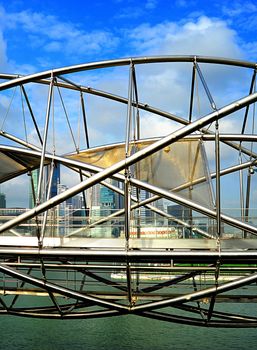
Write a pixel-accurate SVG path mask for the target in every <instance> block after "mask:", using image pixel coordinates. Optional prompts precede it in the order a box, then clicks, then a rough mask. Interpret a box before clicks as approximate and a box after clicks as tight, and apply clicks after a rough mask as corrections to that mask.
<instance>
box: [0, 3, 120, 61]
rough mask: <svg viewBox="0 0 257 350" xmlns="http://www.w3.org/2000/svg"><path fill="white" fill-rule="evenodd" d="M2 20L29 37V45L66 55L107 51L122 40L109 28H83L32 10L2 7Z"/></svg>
mask: <svg viewBox="0 0 257 350" xmlns="http://www.w3.org/2000/svg"><path fill="white" fill-rule="evenodd" d="M0 20H1V22H2V27H3V28H4V29H6V30H9V31H10V30H19V32H20V33H19V34H20V35H21V34H22V32H23V33H24V36H25V37H26V38H27V39H28V40H27V41H26V40H24V44H25V45H29V46H30V47H32V48H40V50H41V51H42V50H45V51H47V52H58V53H62V54H65V55H70V54H73V56H74V57H78V56H79V55H83V56H85V55H86V56H87V55H89V54H92V53H96V52H101V51H102V50H105V51H106V52H110V51H111V50H112V49H113V48H115V47H116V46H117V44H118V39H117V37H115V35H113V33H112V32H111V31H108V30H94V31H92V30H89V31H86V30H85V29H82V28H81V26H80V25H78V24H74V23H72V22H62V21H61V20H59V19H58V17H56V16H51V15H44V14H43V13H37V12H33V11H30V10H26V11H21V12H12V13H7V12H6V11H5V9H4V8H3V7H1V8H0Z"/></svg>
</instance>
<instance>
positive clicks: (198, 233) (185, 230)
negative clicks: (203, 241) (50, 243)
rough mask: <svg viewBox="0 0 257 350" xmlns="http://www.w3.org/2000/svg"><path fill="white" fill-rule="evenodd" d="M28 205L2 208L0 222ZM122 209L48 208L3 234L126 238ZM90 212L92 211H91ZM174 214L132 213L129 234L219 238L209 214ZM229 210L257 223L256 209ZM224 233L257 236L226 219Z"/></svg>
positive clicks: (252, 222) (159, 237) (146, 236)
mask: <svg viewBox="0 0 257 350" xmlns="http://www.w3.org/2000/svg"><path fill="white" fill-rule="evenodd" d="M26 210H28V209H17V208H14V209H0V224H3V223H5V222H7V221H9V220H11V219H13V218H15V217H16V216H18V215H20V214H22V213H24V212H25V211H26ZM117 211H118V210H108V211H107V210H103V211H101V210H98V211H94V212H92V213H89V211H88V210H84V209H71V208H68V209H66V210H62V211H60V210H59V209H58V208H54V209H51V210H49V211H48V215H47V218H46V217H45V216H44V214H41V215H39V216H37V217H34V218H33V219H31V220H29V221H27V222H23V223H22V224H20V225H19V226H16V227H14V228H12V229H10V230H7V231H5V232H4V233H2V234H1V236H0V237H7V236H9V237H37V236H38V235H41V236H42V237H51V238H54V237H56V238H72V239H75V238H124V237H125V224H124V221H125V218H124V215H120V216H115V213H117ZM89 214H90V215H89ZM173 214H174V215H173V216H168V215H167V216H166V217H164V216H161V215H158V214H156V213H154V214H151V215H150V214H149V213H147V212H145V211H141V212H137V213H134V214H131V220H130V227H129V236H130V238H131V239H136V238H140V239H144V238H147V239H156V238H158V239H183V238H189V239H190V238H191V239H195V238H198V239H199V238H216V226H217V225H216V220H215V219H210V218H208V217H206V216H199V215H197V214H196V213H194V212H192V213H190V216H188V214H186V216H185V215H184V214H185V213H184V212H182V211H177V212H176V213H173ZM226 214H231V216H233V215H234V216H233V217H234V218H236V219H238V220H241V221H243V222H247V223H249V224H251V225H253V226H257V216H254V215H253V214H254V211H252V212H250V213H249V214H250V215H249V216H247V217H241V216H235V214H238V211H237V210H232V209H228V210H226ZM221 237H222V238H224V239H226V238H255V236H253V235H251V234H249V233H247V232H245V231H243V230H240V229H237V228H235V227H232V226H230V225H228V224H224V223H222V225H221Z"/></svg>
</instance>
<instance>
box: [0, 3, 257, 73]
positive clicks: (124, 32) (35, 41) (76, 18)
mask: <svg viewBox="0 0 257 350" xmlns="http://www.w3.org/2000/svg"><path fill="white" fill-rule="evenodd" d="M256 15H257V5H256V4H255V2H253V1H251V0H250V1H247V0H246V1H241V0H239V1H215V0H214V1H212V2H209V1H197V0H188V1H186V0H177V1H176V0H174V1H168V0H141V1H138V0H109V1H104V0H95V1H87V0H85V1H82V0H74V1H65V0H64V1H51V0H44V1H39V0H30V1H22V0H17V1H15V0H9V1H0V51H1V59H0V67H1V68H2V69H4V70H6V69H7V70H8V69H9V70H10V69H14V70H19V72H17V73H20V72H21V73H29V72H34V71H38V70H44V69H48V68H52V67H57V66H65V65H70V64H75V63H81V62H87V61H97V60H102V59H107V58H108V59H109V58H116V57H124V56H140V55H144V54H182V53H183V54H184V53H188V54H198V53H200V54H204V53H205V54H206V55H210V54H215V55H221V56H234V57H235V56H237V57H242V58H245V59H249V60H256V55H257V39H256V30H257V29H256V28H257V26H256V24H257V23H256V22H257V16H256ZM197 37H198V38H199V43H198V42H197V39H196V38H197ZM188 38H191V40H188ZM204 38H205V39H206V40H204ZM207 39H208V45H207Z"/></svg>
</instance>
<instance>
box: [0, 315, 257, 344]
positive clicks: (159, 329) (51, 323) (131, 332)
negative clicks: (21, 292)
mask: <svg viewBox="0 0 257 350" xmlns="http://www.w3.org/2000/svg"><path fill="white" fill-rule="evenodd" d="M0 332H1V341H0V349H1V350H2V349H3V350H21V349H24V350H66V349H67V350H68V349H69V350H71V349H72V350H79V349H88V350H91V349H92V350H96V349H98V350H123V349H124V350H127V349H133V350H134V349H140V350H166V349H167V350H168V349H175V350H184V349H190V350H200V349H204V350H214V349H215V350H217V349H226V350H227V349H233V350H235V349H240V350H244V349H247V350H248V349H251V348H252V349H254V348H255V347H256V342H257V329H213V328H198V327H191V326H185V325H178V324H174V323H166V322H163V321H157V320H150V319H146V318H141V317H138V316H133V315H130V316H119V317H112V318H103V319H90V320H43V319H31V318H20V317H14V316H1V317H0Z"/></svg>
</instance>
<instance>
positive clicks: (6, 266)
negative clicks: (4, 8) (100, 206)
mask: <svg viewBox="0 0 257 350" xmlns="http://www.w3.org/2000/svg"><path fill="white" fill-rule="evenodd" d="M182 66H183V67H186V70H185V72H187V74H188V72H189V78H188V80H186V81H187V82H186V83H185V84H186V85H187V88H188V91H187V92H188V94H186V93H185V96H188V97H187V98H186V97H185V100H183V101H182V104H183V108H184V110H186V109H187V108H188V112H187V113H185V112H183V113H181V114H184V115H182V116H181V115H177V114H178V113H172V112H171V110H172V108H173V106H172V104H171V105H170V106H169V107H168V108H167V110H163V109H161V108H159V106H152V105H151V103H149V102H151V101H146V102H143V101H141V100H140V96H141V93H142V91H141V89H140V88H141V86H142V81H141V80H140V72H141V71H142V70H143V68H146V72H147V73H144V74H151V73H150V72H151V69H150V70H149V67H151V68H153V70H154V69H155V67H158V69H159V70H161V71H162V70H163V71H164V72H167V71H168V69H172V70H173V72H174V71H175V70H176V69H179V70H180V69H181V67H182ZM117 67H119V69H121V68H124V70H125V71H126V74H127V80H125V81H124V84H125V86H126V91H127V97H124V96H119V95H117V94H114V93H112V92H109V91H103V90H100V89H97V88H95V87H91V86H90V87H89V86H87V85H86V84H85V85H83V84H82V83H81V82H82V81H85V80H86V78H85V74H86V73H92V72H94V74H96V75H97V74H98V72H101V74H103V72H104V71H105V70H108V69H112V70H113V72H115V69H116V68H117ZM225 69H228V70H229V72H230V73H229V77H230V79H231V80H232V83H231V86H233V78H234V76H235V75H236V74H237V73H236V72H238V70H240V74H241V75H240V77H242V76H243V77H244V78H240V79H241V80H240V82H241V84H242V85H244V86H240V89H241V90H242V93H241V90H240V91H239V93H238V94H236V93H235V94H234V95H235V96H237V98H236V100H235V101H234V100H230V98H229V96H228V97H227V99H226V101H228V103H226V104H225V105H221V106H220V107H218V105H219V103H217V101H216V98H214V95H215V94H216V95H217V94H220V90H221V89H222V79H223V78H224V77H225V78H226V74H225V73H224V70H225ZM213 70H215V74H216V72H218V71H219V70H220V73H219V74H220V75H219V77H220V78H219V83H220V85H219V87H218V88H217V87H216V86H215V84H210V83H207V80H208V78H209V79H210V76H211V74H210V72H213ZM138 71H139V72H138ZM231 71H233V72H235V73H233V74H231ZM241 72H243V73H241ZM99 74H100V73H99ZM145 76H146V75H145ZM145 76H144V77H145ZM122 77H123V78H124V75H122ZM225 78H224V79H225ZM0 79H1V80H2V82H1V83H0V92H1V94H3V96H4V98H7V96H10V92H12V91H13V96H14V95H15V91H16V89H17V88H18V89H20V101H21V105H22V112H20V114H21V115H23V121H24V130H25V131H24V133H25V137H24V136H22V133H21V132H20V131H21V130H18V129H17V132H16V130H15V131H13V130H12V128H11V127H9V126H8V118H11V117H10V115H11V112H10V110H11V106H12V105H13V106H14V107H13V110H14V111H15V113H16V114H17V118H18V114H19V113H18V112H17V110H18V109H17V100H15V98H14V97H12V98H9V99H10V103H9V105H8V106H5V108H4V107H3V106H2V109H3V110H4V111H3V112H2V116H0V121H1V120H2V121H1V128H0V138H1V144H0V162H1V171H0V181H1V182H2V183H6V182H8V181H15V180H14V179H16V178H17V177H19V176H23V175H24V174H28V175H29V177H30V178H31V188H32V189H33V191H34V192H33V200H34V207H32V208H30V209H28V210H23V211H21V212H18V211H17V210H16V212H14V214H10V213H9V214H8V210H6V211H4V210H2V209H0V211H1V210H2V213H1V215H0V219H1V225H0V292H1V297H0V313H1V314H2V315H6V314H7V315H9V314H10V315H17V316H24V317H41V318H55V319H75V318H93V317H113V316H119V315H124V314H135V315H138V316H141V317H149V318H153V319H158V320H162V321H168V322H177V323H182V324H189V325H195V326H203V327H235V328H237V327H245V328H246V327H256V326H257V315H256V314H254V313H253V309H252V308H249V307H248V306H249V305H251V304H252V303H256V302H257V299H256V285H257V284H256V282H257V243H256V238H255V237H256V235H257V224H256V223H257V221H256V219H257V218H256V217H255V216H254V215H253V214H251V210H252V209H253V208H254V204H253V203H254V200H253V195H254V191H253V190H252V188H253V185H254V176H255V175H254V174H255V167H256V165H257V159H256V157H257V151H256V147H255V143H256V141H257V136H256V134H255V124H254V123H255V103H256V101H257V92H256V91H255V84H256V64H255V63H251V62H245V61H238V60H231V59H223V58H215V57H201V56H158V57H143V58H128V59H119V60H110V61H104V62H93V63H87V64H81V65H76V66H71V67H65V68H59V69H53V70H50V71H45V72H40V73H36V74H32V75H28V76H21V75H12V74H0ZM167 79H168V78H167ZM169 83H170V86H172V84H173V81H172V79H171V81H170V82H169ZM215 87H216V89H217V90H218V92H216V91H213V89H214V88H215ZM42 88H48V91H47V98H43V97H42V96H41V93H40V91H41V89H42ZM152 89H153V90H154V93H155V94H156V95H158V92H159V87H158V86H153V87H152ZM246 90H247V92H246V93H245V91H246ZM170 93H171V94H172V89H171V91H170ZM69 94H73V95H72V98H71V95H69ZM234 95H233V94H232V96H234ZM238 95H239V96H238ZM67 96H68V97H67ZM90 96H94V97H95V98H99V99H101V100H105V101H111V102H113V103H115V104H116V105H118V106H123V108H124V106H125V111H126V112H125V115H124V116H123V117H122V116H121V118H123V120H124V125H125V127H124V130H123V134H122V135H121V137H120V142H118V143H112V144H111V145H109V144H108V145H107V144H106V145H104V146H94V147H92V146H91V143H92V139H93V135H92V134H91V133H90V131H91V130H90V121H92V118H93V119H94V118H99V122H98V123H99V125H100V124H101V116H103V115H104V113H105V112H106V110H97V112H96V111H94V113H95V115H93V116H91V117H90V118H91V120H90V118H89V117H88V115H87V113H88V112H87V113H86V111H88V110H90V105H89V103H88V102H87V101H86V102H85V98H88V97H90ZM57 98H58V101H59V103H58V105H57V102H56V101H57ZM76 98H77V100H79V108H80V114H81V120H80V123H81V125H82V131H81V134H83V145H84V147H83V148H80V147H79V142H80V141H79V140H78V139H77V138H76V136H75V132H74V125H73V123H72V120H73V119H74V116H73V112H71V114H72V115H70V112H69V111H68V107H67V104H68V103H67V102H66V101H67V100H68V101H69V103H70V104H72V105H75V99H76ZM200 100H201V101H202V103H203V105H204V108H203V110H204V112H201V111H200V108H198V111H196V109H197V107H196V104H197V103H198V105H200ZM220 100H221V101H223V99H222V98H221V99H220ZM15 101H16V102H15ZM70 101H71V102H70ZM157 101H158V99H157ZM66 103H67V104H66ZM185 106H187V107H185ZM198 107H199V106H198ZM25 110H26V113H27V118H25ZM42 110H44V111H45V116H44V120H43V121H42V118H41V119H40V118H39V117H38V115H39V114H40V113H42ZM96 113H97V114H98V115H97V114H96ZM141 113H146V114H147V115H151V116H155V117H158V118H164V119H165V120H167V121H168V122H170V123H172V125H176V127H174V131H172V132H171V133H168V134H167V133H166V132H165V130H163V134H164V136H161V137H160V136H159V135H158V136H156V137H151V138H143V137H142V134H143V132H142V131H144V130H142V117H141ZM56 119H58V120H61V123H60V124H59V125H61V124H65V125H66V129H67V130H68V133H69V134H70V135H69V136H70V139H71V140H72V143H73V144H74V145H73V148H72V150H70V152H69V153H64V152H58V151H56V145H55V141H56V140H57V139H58V137H60V138H61V139H63V140H64V142H66V141H65V138H63V135H62V130H61V128H60V126H59V128H60V129H58V128H57V129H56V127H55V123H57V122H56V121H55V120H56ZM227 120H229V121H230V123H231V120H232V121H234V120H236V121H237V128H238V129H239V130H240V132H238V133H236V132H235V130H229V132H228V131H227V129H223V126H222V125H223V124H222V122H223V121H227ZM9 125H11V123H9ZM230 125H234V124H233V123H232V124H230ZM29 128H30V134H31V135H33V138H32V137H29V135H28V129H29ZM31 135H30V136H31ZM49 140H51V141H49ZM63 140H62V141H63ZM2 141H3V142H2ZM50 143H51V146H49V145H50ZM207 145H211V147H212V149H213V154H212V153H211V152H210V153H209V154H208V152H207V151H206V148H208V146H207ZM224 147H225V148H226V149H227V150H229V152H230V153H229V154H230V156H231V157H230V158H231V159H232V160H230V161H228V158H227V153H226V152H225V153H226V154H225V155H224ZM235 159H236V161H235ZM57 165H61V166H62V167H63V168H64V169H68V171H69V172H72V173H73V174H74V176H77V178H79V180H78V181H77V183H76V184H75V185H73V186H72V187H71V188H69V189H66V190H65V191H63V192H60V193H57V194H55V195H54V196H51V189H52V187H53V176H54V175H53V174H54V171H55V168H56V166H57ZM210 167H211V168H212V169H211V170H210ZM35 169H38V178H37V184H35V183H33V177H32V176H31V172H33V171H34V170H35ZM228 177H229V178H231V179H232V180H231V181H234V182H235V191H238V193H239V195H238V198H239V203H238V205H237V207H236V208H237V209H238V208H239V209H240V215H233V213H231V214H228V213H227V212H226V210H225V208H224V206H223V201H224V197H226V196H229V195H230V193H229V191H227V189H226V185H225V187H224V181H223V180H224V179H227V178H228ZM235 179H238V182H237V180H235ZM225 183H226V182H225ZM100 185H101V186H102V187H103V188H107V189H109V190H110V191H111V192H112V193H115V194H116V195H117V196H119V198H122V200H121V201H120V202H121V203H122V205H120V206H119V207H117V208H115V209H116V210H113V212H112V213H110V211H106V212H105V214H104V215H101V216H99V217H97V219H94V218H93V214H92V213H93V209H92V208H90V206H89V204H88V196H87V191H90V190H92V189H94V188H96V187H97V186H100ZM13 190H14V191H15V182H14V185H13ZM142 192H143V193H146V194H147V195H146V196H145V197H144V198H142V195H141V193H142ZM78 194H79V195H81V198H82V201H83V208H84V212H83V213H84V214H81V216H82V217H81V218H80V221H79V224H78V223H77V221H78V220H77V221H76V220H75V219H74V220H73V222H71V221H69V222H68V224H67V225H66V224H65V217H64V216H62V218H61V219H60V206H61V205H64V204H65V203H67V201H69V200H71V198H73V197H74V196H76V195H78ZM160 200H165V201H166V203H169V204H168V205H167V206H166V208H165V206H161V207H159V206H158V205H157V203H158V201H160ZM175 207H176V208H179V209H180V210H182V211H183V215H182V214H179V215H178V214H177V213H176V212H175V211H174V210H173V209H172V208H175ZM168 208H170V209H169V210H168ZM80 209H81V208H80ZM142 211H144V212H145V213H146V212H147V213H148V214H149V215H148V214H147V215H148V216H149V218H150V220H149V221H148V222H147V223H146V221H147V215H146V216H142ZM6 213H7V214H6ZM185 213H186V214H185ZM18 214H19V215H18ZM199 218H201V220H200V219H199ZM61 220H62V221H61ZM75 221H76V223H74V222H75ZM158 222H159V223H158ZM164 223H165V224H164ZM64 224H65V225H66V226H64ZM61 225H63V226H61ZM157 226H158V228H157ZM60 227H61V229H60ZM109 227H111V229H109ZM98 228H100V229H101V230H100V231H99V232H101V233H100V234H99V233H98V231H96V230H97V229H98ZM117 228H118V235H117V234H114V231H115V230H116V231H115V232H117ZM64 229H65V230H64ZM150 229H152V230H153V229H154V232H155V234H154V235H152V233H149V232H150V231H151V230H150ZM94 230H95V231H94ZM147 234H148V235H147ZM151 235H152V236H151ZM117 236H118V237H117ZM239 303H240V304H242V305H246V307H245V310H244V312H239V311H237V308H236V306H235V308H234V310H235V311H234V312H230V311H229V310H230V309H231V308H229V310H228V311H226V306H227V305H239ZM248 309H249V311H247V310H248Z"/></svg>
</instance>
